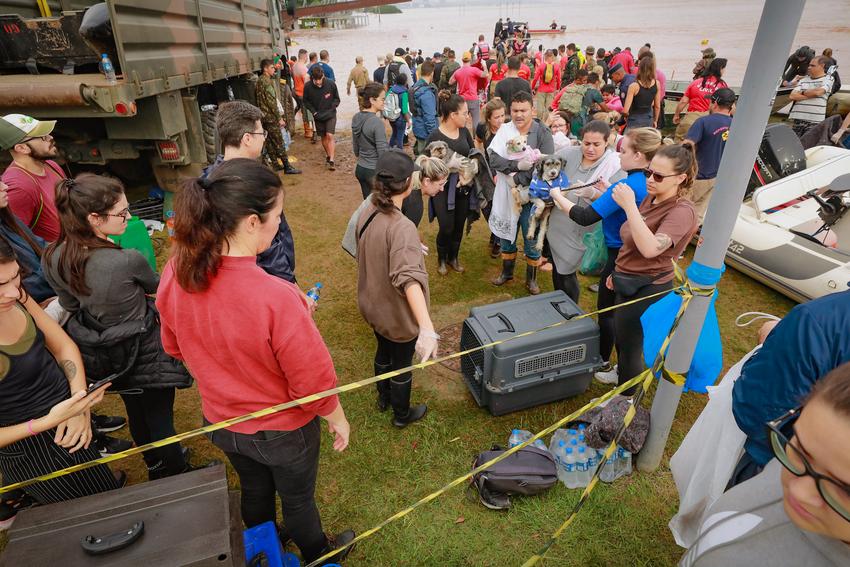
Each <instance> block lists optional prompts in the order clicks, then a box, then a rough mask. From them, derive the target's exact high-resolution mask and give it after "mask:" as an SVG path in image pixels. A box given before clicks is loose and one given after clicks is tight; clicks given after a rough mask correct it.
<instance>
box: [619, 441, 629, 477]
mask: <svg viewBox="0 0 850 567" xmlns="http://www.w3.org/2000/svg"><path fill="white" fill-rule="evenodd" d="M630 474H632V454H631V452H629V451H626V450H625V449H623V448H622V447H618V448H617V477H616V478H620V477H621V476H628V475H630Z"/></svg>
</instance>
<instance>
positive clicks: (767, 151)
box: [747, 123, 806, 194]
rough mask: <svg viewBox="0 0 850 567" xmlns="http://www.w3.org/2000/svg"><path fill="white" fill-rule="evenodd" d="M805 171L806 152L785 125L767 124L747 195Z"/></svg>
mask: <svg viewBox="0 0 850 567" xmlns="http://www.w3.org/2000/svg"><path fill="white" fill-rule="evenodd" d="M804 169H806V151H805V150H804V149H803V144H802V143H800V139H799V138H798V137H797V134H795V133H794V130H792V129H791V127H790V126H788V125H787V124H781V123H776V124H768V125H767V128H765V130H764V137H763V138H762V140H761V146H760V147H759V153H758V155H757V156H756V163H755V165H753V172H752V174H751V175H750V183H749V185H748V187H747V193H748V194H749V193H751V192H752V191H755V190H756V189H757V188H758V187H761V186H762V185H767V184H768V183H773V182H774V181H776V180H777V179H781V178H783V177H788V176H789V175H791V174H793V173H797V172H798V171H803V170H804Z"/></svg>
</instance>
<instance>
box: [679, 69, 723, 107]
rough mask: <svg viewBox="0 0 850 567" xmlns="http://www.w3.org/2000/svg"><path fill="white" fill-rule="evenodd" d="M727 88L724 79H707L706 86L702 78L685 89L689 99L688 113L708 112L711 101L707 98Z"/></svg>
mask: <svg viewBox="0 0 850 567" xmlns="http://www.w3.org/2000/svg"><path fill="white" fill-rule="evenodd" d="M725 86H727V85H726V81H724V80H722V79H721V80H720V81H718V80H717V79H715V78H714V77H709V78H707V79H706V80H705V85H703V84H702V77H700V78H699V79H697V80H696V81H694V82H693V83H691V84H690V85H688V88H687V89H685V96H686V97H688V112H708V107H709V105H710V104H711V101H710V100H709V99H707V98H706V97H707V96H711V95H713V94H714V91H716V90H717V89H720V88H723V87H725Z"/></svg>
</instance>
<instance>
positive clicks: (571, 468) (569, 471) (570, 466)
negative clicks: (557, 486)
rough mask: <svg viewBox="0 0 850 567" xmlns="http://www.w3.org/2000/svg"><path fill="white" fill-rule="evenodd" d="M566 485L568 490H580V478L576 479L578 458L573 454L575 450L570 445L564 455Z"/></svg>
mask: <svg viewBox="0 0 850 567" xmlns="http://www.w3.org/2000/svg"><path fill="white" fill-rule="evenodd" d="M563 462H564V485H566V487H567V488H578V486H579V485H578V478H577V477H576V456H575V453H573V448H572V447H570V446H569V445H568V446H567V450H566V452H565V455H564V461H563Z"/></svg>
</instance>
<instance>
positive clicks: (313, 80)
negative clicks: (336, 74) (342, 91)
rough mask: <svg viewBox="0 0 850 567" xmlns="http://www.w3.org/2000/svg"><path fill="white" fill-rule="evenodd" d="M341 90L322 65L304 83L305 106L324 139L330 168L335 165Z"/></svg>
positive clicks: (312, 70) (333, 167) (311, 71)
mask: <svg viewBox="0 0 850 567" xmlns="http://www.w3.org/2000/svg"><path fill="white" fill-rule="evenodd" d="M339 103H340V98H339V91H338V90H337V88H336V83H334V82H333V81H332V80H330V79H328V78H326V77H325V72H324V70H323V69H322V67H321V66H319V65H316V66H315V67H313V68H312V69H311V70H310V81H309V82H308V83H307V84H305V85H304V108H306V109H307V110H309V111H310V113H311V114H312V115H313V122H314V126H315V128H316V133H317V134H318V136H319V138H321V140H322V147H323V148H324V150H325V154H326V158H325V160H326V162H327V165H328V169H330V170H331V171H333V170H335V169H336V166H335V165H334V150H335V144H334V132H335V131H336V107H338V106H339Z"/></svg>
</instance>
